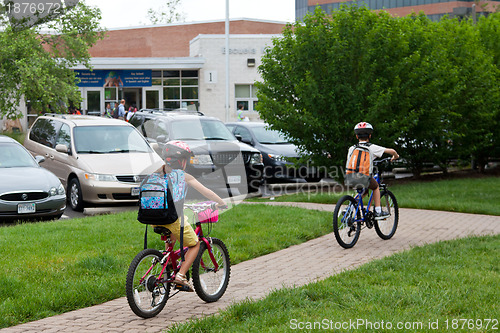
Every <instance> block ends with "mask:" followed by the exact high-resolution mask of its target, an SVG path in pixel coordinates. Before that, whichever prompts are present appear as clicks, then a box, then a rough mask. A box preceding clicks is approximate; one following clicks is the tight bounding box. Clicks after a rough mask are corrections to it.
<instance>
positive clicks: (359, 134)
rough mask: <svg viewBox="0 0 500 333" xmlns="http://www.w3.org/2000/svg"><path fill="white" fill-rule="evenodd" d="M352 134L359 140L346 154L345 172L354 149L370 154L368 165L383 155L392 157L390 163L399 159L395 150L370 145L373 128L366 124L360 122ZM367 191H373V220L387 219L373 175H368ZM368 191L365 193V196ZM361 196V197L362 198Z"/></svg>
mask: <svg viewBox="0 0 500 333" xmlns="http://www.w3.org/2000/svg"><path fill="white" fill-rule="evenodd" d="M354 133H355V134H356V138H357V139H358V140H359V142H358V145H354V146H352V147H350V148H349V151H348V153H347V164H346V170H349V168H350V165H349V158H350V156H351V155H352V153H353V151H354V150H355V149H356V147H358V146H359V147H361V148H364V149H367V150H369V152H370V158H371V161H370V164H371V165H373V160H374V159H375V158H376V157H382V155H383V154H389V155H392V159H391V161H394V160H396V159H398V158H399V155H398V153H397V152H396V150H394V149H392V148H385V147H381V146H378V145H375V144H371V143H370V138H371V136H372V133H373V126H372V125H371V124H369V123H366V122H360V123H358V124H356V126H355V127H354ZM367 187H368V189H370V190H372V191H373V200H374V204H375V219H376V220H382V219H384V218H387V217H388V216H389V215H390V214H389V212H386V211H382V207H381V205H380V188H379V186H378V182H377V181H376V180H375V179H374V178H373V175H372V174H370V175H369V183H368V186H367ZM367 193H368V191H365V194H364V195H366V194H367ZM364 195H363V196H364Z"/></svg>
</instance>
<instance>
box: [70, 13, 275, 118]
mask: <svg viewBox="0 0 500 333" xmlns="http://www.w3.org/2000/svg"><path fill="white" fill-rule="evenodd" d="M284 26H285V23H283V22H272V21H263V20H251V19H234V20H231V21H230V43H229V55H230V66H229V69H230V77H229V80H230V99H229V100H230V102H229V104H230V110H231V112H230V114H229V118H228V120H235V119H236V106H237V105H240V104H243V105H244V106H245V110H246V114H247V116H249V117H250V118H254V119H256V118H257V117H258V116H257V113H256V112H255V111H254V104H255V102H256V98H255V90H254V89H253V84H254V82H255V81H256V80H258V79H259V74H258V71H257V67H258V66H259V64H260V58H261V56H262V54H263V50H264V48H265V47H267V46H270V45H271V40H272V37H273V36H278V35H279V34H281V32H282V30H283V28H284ZM224 30H225V22H224V21H223V20H221V21H211V22H195V23H176V24H167V25H157V26H147V27H134V28H122V29H111V30H109V31H108V33H107V35H106V37H105V38H104V39H103V40H101V41H99V42H98V43H97V44H96V45H95V46H94V47H93V48H92V49H91V50H90V54H91V56H92V60H91V63H92V65H93V71H89V70H88V69H85V68H83V67H82V68H76V70H77V75H78V76H79V77H80V79H81V83H80V84H79V87H80V90H81V92H82V98H83V103H82V105H81V108H82V110H84V112H85V113H90V114H97V113H99V112H100V110H102V109H103V108H104V107H105V105H106V104H107V103H113V102H115V101H117V100H119V99H121V98H124V99H125V100H126V107H127V108H128V106H129V105H135V106H136V107H137V108H139V109H140V108H145V107H147V108H162V107H165V108H178V107H189V106H191V105H198V106H199V110H200V111H202V112H204V113H205V114H207V115H210V116H215V117H218V118H219V119H221V120H226V118H227V115H226V111H225V35H224V32H225V31H224Z"/></svg>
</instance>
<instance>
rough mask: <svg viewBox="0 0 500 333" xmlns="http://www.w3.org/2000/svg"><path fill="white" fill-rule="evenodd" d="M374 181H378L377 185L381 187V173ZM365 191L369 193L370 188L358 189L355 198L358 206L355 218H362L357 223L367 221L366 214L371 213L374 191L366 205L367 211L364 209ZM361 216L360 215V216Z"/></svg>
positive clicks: (377, 174)
mask: <svg viewBox="0 0 500 333" xmlns="http://www.w3.org/2000/svg"><path fill="white" fill-rule="evenodd" d="M373 179H375V180H376V181H377V183H378V184H379V185H380V182H381V177H380V173H376V174H375V175H374V176H373ZM365 191H368V188H366V189H358V190H357V192H358V194H357V195H356V197H355V198H354V199H355V200H356V201H357V203H358V204H357V205H356V212H355V213H356V215H355V216H362V218H360V219H356V220H355V221H356V222H358V221H360V222H365V219H366V212H368V211H370V206H371V204H372V199H373V191H372V193H371V194H370V199H368V203H367V205H366V210H365V209H364V206H363V193H364V192H365ZM358 214H359V215H358Z"/></svg>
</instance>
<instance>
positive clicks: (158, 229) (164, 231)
mask: <svg viewBox="0 0 500 333" xmlns="http://www.w3.org/2000/svg"><path fill="white" fill-rule="evenodd" d="M153 231H154V232H156V233H157V234H160V235H162V236H169V235H170V234H171V232H170V230H168V229H167V228H165V227H161V226H156V227H154V228H153Z"/></svg>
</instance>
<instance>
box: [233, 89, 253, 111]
mask: <svg viewBox="0 0 500 333" xmlns="http://www.w3.org/2000/svg"><path fill="white" fill-rule="evenodd" d="M234 95H235V97H236V103H235V104H236V109H237V110H238V109H240V107H241V106H243V111H256V110H255V106H256V105H257V101H258V99H257V88H255V87H254V86H253V84H237V85H236V86H235V93H234Z"/></svg>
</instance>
